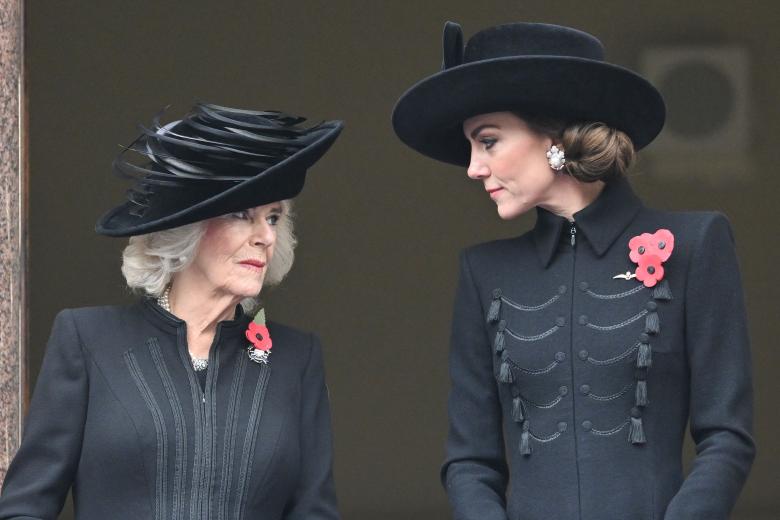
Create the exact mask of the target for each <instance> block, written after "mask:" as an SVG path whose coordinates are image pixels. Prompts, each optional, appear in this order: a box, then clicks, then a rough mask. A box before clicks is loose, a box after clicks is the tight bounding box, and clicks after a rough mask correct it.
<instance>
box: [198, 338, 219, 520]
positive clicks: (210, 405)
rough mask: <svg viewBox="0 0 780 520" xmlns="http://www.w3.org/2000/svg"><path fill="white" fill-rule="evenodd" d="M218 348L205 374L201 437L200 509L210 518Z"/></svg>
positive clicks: (215, 442)
mask: <svg viewBox="0 0 780 520" xmlns="http://www.w3.org/2000/svg"><path fill="white" fill-rule="evenodd" d="M219 352H220V350H219V349H214V361H213V363H209V368H208V371H209V372H208V374H207V376H206V386H205V388H206V395H207V396H209V398H208V399H206V403H205V404H206V406H205V409H204V413H205V415H206V417H205V419H206V428H205V429H206V431H205V435H204V439H203V446H204V447H205V448H206V452H205V453H204V454H203V473H204V478H203V479H202V482H203V484H204V485H203V491H202V493H201V494H202V496H203V500H204V502H205V503H204V504H203V505H202V509H201V510H202V511H204V512H205V517H206V518H211V497H212V494H211V488H212V485H213V484H214V456H215V454H216V453H217V435H216V424H217V376H218V374H219Z"/></svg>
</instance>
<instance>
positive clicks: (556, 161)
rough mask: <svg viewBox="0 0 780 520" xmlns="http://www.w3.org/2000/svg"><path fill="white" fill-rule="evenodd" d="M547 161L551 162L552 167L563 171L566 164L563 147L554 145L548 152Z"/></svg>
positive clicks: (557, 170)
mask: <svg viewBox="0 0 780 520" xmlns="http://www.w3.org/2000/svg"><path fill="white" fill-rule="evenodd" d="M547 162H548V163H550V168H552V169H553V170H555V171H556V172H559V171H561V170H562V169H563V165H564V164H566V156H565V155H564V153H563V149H562V148H558V147H557V146H555V145H552V146H551V147H550V150H549V151H548V152H547Z"/></svg>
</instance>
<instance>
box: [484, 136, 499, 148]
mask: <svg viewBox="0 0 780 520" xmlns="http://www.w3.org/2000/svg"><path fill="white" fill-rule="evenodd" d="M496 141H498V139H495V138H493V137H481V138H480V139H479V142H480V143H482V144H483V146H484V147H485V150H490V149H491V148H493V145H494V144H496Z"/></svg>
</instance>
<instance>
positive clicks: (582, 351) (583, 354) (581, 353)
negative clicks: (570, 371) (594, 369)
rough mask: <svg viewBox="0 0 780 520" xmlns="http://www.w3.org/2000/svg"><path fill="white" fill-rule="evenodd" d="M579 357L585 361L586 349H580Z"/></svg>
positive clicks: (586, 357) (586, 356)
mask: <svg viewBox="0 0 780 520" xmlns="http://www.w3.org/2000/svg"><path fill="white" fill-rule="evenodd" d="M580 359H581V360H583V361H585V360H586V359H588V351H587V350H580Z"/></svg>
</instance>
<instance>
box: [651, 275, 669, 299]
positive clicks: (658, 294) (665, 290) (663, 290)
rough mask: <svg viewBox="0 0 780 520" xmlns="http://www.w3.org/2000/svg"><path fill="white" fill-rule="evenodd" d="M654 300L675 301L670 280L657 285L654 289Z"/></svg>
mask: <svg viewBox="0 0 780 520" xmlns="http://www.w3.org/2000/svg"><path fill="white" fill-rule="evenodd" d="M653 298H655V299H656V300H663V301H668V300H672V299H674V296H672V289H671V288H670V287H669V281H668V280H661V281H660V282H659V283H658V284H656V286H655V287H654V288H653Z"/></svg>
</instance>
